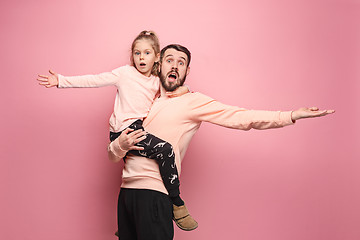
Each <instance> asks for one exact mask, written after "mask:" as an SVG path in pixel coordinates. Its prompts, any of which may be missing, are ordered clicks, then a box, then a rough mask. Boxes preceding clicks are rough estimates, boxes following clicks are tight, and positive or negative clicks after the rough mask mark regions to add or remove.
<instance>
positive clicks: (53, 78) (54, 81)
mask: <svg viewBox="0 0 360 240" xmlns="http://www.w3.org/2000/svg"><path fill="white" fill-rule="evenodd" d="M49 73H50V74H51V75H50V76H46V75H40V74H39V75H38V78H37V80H38V81H39V84H40V85H43V86H44V87H46V88H50V87H57V86H58V85H59V77H58V74H57V73H55V72H53V71H51V70H49Z"/></svg>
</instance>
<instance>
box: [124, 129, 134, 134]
mask: <svg viewBox="0 0 360 240" xmlns="http://www.w3.org/2000/svg"><path fill="white" fill-rule="evenodd" d="M132 131H134V129H132V128H126V129H125V130H124V131H123V133H125V134H127V133H129V132H132Z"/></svg>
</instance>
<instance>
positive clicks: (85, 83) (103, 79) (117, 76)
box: [58, 67, 122, 88]
mask: <svg viewBox="0 0 360 240" xmlns="http://www.w3.org/2000/svg"><path fill="white" fill-rule="evenodd" d="M121 69H122V67H119V68H117V69H114V70H113V71H111V72H104V73H100V74H96V75H83V76H73V77H65V76H63V75H60V74H59V75H58V76H59V86H58V87H59V88H92V87H105V86H110V85H116V84H117V83H118V82H119V81H120V80H121Z"/></svg>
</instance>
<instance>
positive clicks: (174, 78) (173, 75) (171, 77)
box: [168, 73, 178, 81]
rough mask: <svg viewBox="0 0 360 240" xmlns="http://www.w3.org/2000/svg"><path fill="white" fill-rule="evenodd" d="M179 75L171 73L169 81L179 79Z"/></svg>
mask: <svg viewBox="0 0 360 240" xmlns="http://www.w3.org/2000/svg"><path fill="white" fill-rule="evenodd" d="M177 77H178V76H177V74H176V73H170V74H169V76H168V78H169V80H172V81H175V80H176V79H177Z"/></svg>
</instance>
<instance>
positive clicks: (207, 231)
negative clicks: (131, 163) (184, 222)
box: [0, 0, 360, 240]
mask: <svg viewBox="0 0 360 240" xmlns="http://www.w3.org/2000/svg"><path fill="white" fill-rule="evenodd" d="M0 9H1V10H0V23H1V37H0V49H1V77H2V80H1V81H2V86H1V88H0V93H1V95H0V96H1V101H0V104H1V136H2V138H1V143H0V146H1V153H0V154H1V155H0V159H1V160H0V190H1V197H0V201H1V203H0V228H1V229H0V239H6V240H13V239H22V240H27V239H31V240H33V239H36V240H45V239H46V240H48V239H53V240H57V239H62V240H64V239H66V240H72V239H74V240H78V239H90V240H91V239H94V240H95V239H97V240H98V239H115V237H114V236H113V233H114V231H115V229H116V204H117V195H118V190H119V186H120V183H121V176H120V173H121V167H122V165H121V164H113V163H111V162H109V161H108V160H107V153H106V145H107V142H108V118H109V116H110V113H111V112H112V107H113V101H114V97H115V89H114V88H112V87H108V88H102V89H68V90H59V89H45V88H43V87H40V86H39V85H37V82H36V80H35V79H36V75H37V74H38V73H43V74H44V73H46V72H47V70H48V69H49V68H52V69H53V70H54V71H57V72H59V73H62V74H64V75H81V74H88V73H100V72H103V71H109V70H111V69H113V68H116V67H118V66H121V65H124V64H127V63H128V62H129V60H128V59H129V53H130V52H129V48H130V44H131V42H132V40H133V38H134V37H135V36H136V35H137V34H138V33H139V32H140V31H141V30H144V29H152V30H154V31H156V32H157V33H158V35H159V38H160V40H161V45H162V46H165V45H166V44H169V43H174V42H176V43H181V44H183V45H185V46H187V47H189V49H190V50H191V51H192V54H193V62H192V63H191V67H192V69H191V73H190V75H189V77H188V81H187V84H189V85H190V86H191V88H192V89H193V90H195V91H200V92H203V93H205V94H207V95H210V96H212V97H214V98H216V99H218V100H220V101H222V102H224V103H227V104H232V105H238V106H241V107H246V108H251V109H268V110H292V109H297V108H299V107H302V106H313V105H315V106H318V107H320V108H330V109H336V110H337V113H336V114H334V115H332V116H328V117H326V118H322V119H314V120H301V121H299V122H298V123H297V124H296V125H295V126H292V127H287V128H284V129H280V130H269V131H254V130H252V131H250V132H242V131H236V130H229V129H225V128H221V127H218V126H214V125H211V124H206V123H205V124H203V127H202V128H201V129H200V130H199V132H198V134H197V135H196V136H195V137H194V139H193V141H192V144H191V146H190V148H189V151H188V153H187V155H186V158H185V160H184V164H183V174H182V179H181V180H182V186H181V191H182V196H183V197H184V199H185V200H186V201H187V205H188V207H189V208H190V210H191V213H192V214H193V216H194V217H195V218H196V219H197V220H198V222H199V228H198V229H197V230H196V231H193V232H183V231H181V230H179V229H176V231H175V239H178V240H180V239H186V240H195V239H196V240H197V239H242V240H264V239H266V240H304V239H306V240H322V239H326V240H358V239H360V228H359V217H360V205H359V202H360V186H359V184H360V174H359V170H360V163H359V159H360V158H359V157H360V150H359V140H360V138H359V133H360V131H359V130H360V127H359V121H360V114H359V100H360V99H359V93H360V91H359V90H360V89H359V77H360V70H359V69H360V68H359V62H360V44H359V43H360V26H359V22H360V1H358V0H303V1H288V0H272V1H267V0H240V1H235V0H234V1H223V0H222V1H205V0H201V1H193V0H183V1H156V0H155V1H142V0H140V1H115V0H113V1H109V0H103V1H88V0H71V1H70V0H67V1H64V0H55V1H45V0H34V1H25V0H17V1H1V3H0Z"/></svg>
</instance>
